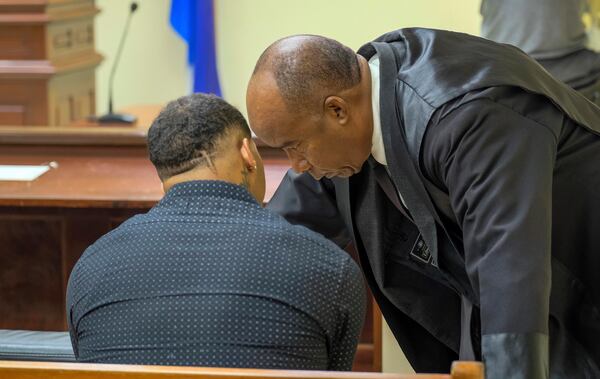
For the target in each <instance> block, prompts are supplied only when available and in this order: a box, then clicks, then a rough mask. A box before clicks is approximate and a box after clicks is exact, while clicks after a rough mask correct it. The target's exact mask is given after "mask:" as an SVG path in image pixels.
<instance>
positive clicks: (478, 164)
mask: <svg viewBox="0 0 600 379" xmlns="http://www.w3.org/2000/svg"><path fill="white" fill-rule="evenodd" d="M434 128H435V129H438V131H440V133H437V132H434V133H433V134H434V136H433V137H432V140H431V141H429V145H430V146H429V148H431V147H433V148H435V150H436V156H435V158H434V160H435V161H436V162H434V160H431V161H430V162H429V163H427V162H426V165H428V166H429V167H430V168H431V170H430V172H433V173H434V174H435V175H437V177H438V179H439V180H440V181H441V182H442V185H444V186H446V188H445V189H446V190H447V191H448V195H449V198H450V203H451V207H452V209H453V211H454V213H455V216H456V219H457V222H458V226H459V227H460V228H461V229H462V237H463V243H464V254H465V263H466V269H467V273H468V275H469V279H470V281H471V284H472V286H473V288H474V289H475V293H477V294H478V296H479V303H480V304H479V305H480V312H481V313H480V315H481V334H482V339H481V349H482V351H481V352H482V357H483V360H484V362H485V364H486V372H487V376H486V377H487V378H488V379H501V378H513V379H518V378H523V379H525V378H527V379H537V378H547V377H548V376H549V369H548V316H549V299H550V283H551V268H550V261H551V226H552V175H553V167H554V161H555V154H556V148H557V137H556V135H555V133H554V132H553V131H552V130H551V129H550V128H548V127H546V126H545V125H542V124H540V123H538V122H536V121H534V120H531V119H528V118H526V117H524V116H523V115H520V114H518V113H516V112H515V111H513V110H511V109H510V108H507V107H505V106H504V105H500V104H497V103H495V102H492V101H491V100H476V101H473V102H471V103H468V104H466V105H463V106H461V107H460V108H459V109H457V110H455V111H453V112H452V113H450V114H449V115H448V116H446V117H445V118H444V119H442V120H441V121H440V122H439V123H438V124H437V125H435V126H434ZM440 128H444V129H440ZM434 166H435V168H434ZM435 171H437V172H435Z"/></svg>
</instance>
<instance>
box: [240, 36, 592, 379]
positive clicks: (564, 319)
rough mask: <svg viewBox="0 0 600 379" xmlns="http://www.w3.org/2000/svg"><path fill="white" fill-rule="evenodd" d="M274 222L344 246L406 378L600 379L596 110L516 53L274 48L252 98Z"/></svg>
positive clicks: (379, 45)
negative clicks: (478, 369)
mask: <svg viewBox="0 0 600 379" xmlns="http://www.w3.org/2000/svg"><path fill="white" fill-rule="evenodd" d="M247 106H248V114H249V117H250V123H251V126H252V128H253V129H254V132H255V133H256V134H257V135H258V136H259V137H260V138H261V139H262V140H263V141H265V142H266V143H267V144H269V145H271V146H278V147H281V148H282V149H283V150H285V151H286V153H287V154H288V156H289V158H290V161H291V163H292V167H293V169H294V171H296V173H295V172H292V171H290V172H289V173H288V175H287V176H286V178H285V179H284V181H283V182H282V184H281V186H280V188H279V189H278V191H277V193H276V195H275V196H274V198H273V199H272V200H271V202H270V205H269V206H270V207H271V209H274V210H276V211H278V212H279V213H281V214H282V215H284V216H285V217H286V218H287V219H288V220H289V221H291V222H293V223H300V224H304V225H306V226H308V227H310V228H312V229H313V230H316V231H319V232H321V233H322V234H324V235H325V236H327V237H328V238H330V239H332V240H334V241H336V242H337V243H338V244H339V245H341V246H344V245H346V244H348V243H349V242H353V243H354V244H355V246H356V247H357V249H358V251H359V256H360V259H361V264H362V268H363V272H364V273H365V276H366V278H367V281H368V282H369V285H370V287H371V289H372V291H373V294H374V296H375V298H376V300H377V301H378V304H379V305H380V308H381V310H382V312H383V315H384V316H385V319H386V321H387V322H388V324H389V325H390V327H391V329H392V332H393V333H394V335H395V337H396V339H397V340H398V342H399V344H400V346H401V347H402V349H403V351H404V353H405V354H406V356H407V358H408V359H409V361H410V363H411V364H412V366H413V367H414V368H415V370H416V371H418V372H426V371H430V372H431V371H433V372H443V371H448V369H449V365H450V362H451V361H452V360H454V359H458V358H460V359H482V360H483V361H484V362H485V364H486V371H487V377H488V378H490V379H499V378H547V377H553V378H592V377H600V376H599V375H600V371H599V369H598V366H599V364H600V344H599V342H598V341H600V311H599V309H600V307H599V305H600V281H598V280H597V279H596V278H595V277H596V276H597V275H598V274H597V273H598V271H599V270H600V233H598V230H599V227H600V195H599V194H598V190H599V189H600V164H598V162H599V159H600V137H599V136H598V133H599V130H600V108H597V107H596V106H594V105H593V104H592V103H591V102H589V101H588V100H587V99H585V98H584V97H583V96H582V95H581V94H579V93H577V92H575V91H574V90H572V89H571V88H569V87H567V86H566V85H564V84H562V83H561V82H559V81H557V80H555V79H554V78H552V77H551V76H550V75H549V74H548V73H547V72H546V71H545V70H543V69H542V68H541V67H540V66H539V65H538V64H537V63H536V62H535V61H533V60H532V59H531V58H529V57H528V56H527V55H525V54H524V53H523V52H521V51H520V50H518V49H516V48H514V47H511V46H508V45H501V44H497V43H495V42H491V41H488V40H484V39H481V38H477V37H473V36H469V35H466V34H460V33H453V32H447V31H435V30H427V29H401V30H397V31H394V32H391V33H388V34H385V35H383V36H381V37H380V38H378V39H377V40H375V41H374V42H371V43H368V44H366V45H364V46H363V47H362V48H361V49H360V50H359V51H358V54H355V53H353V52H352V51H351V50H350V49H349V48H347V47H345V46H343V45H341V44H339V43H338V42H336V41H333V40H330V39H327V38H324V37H319V36H293V37H288V38H285V39H282V40H279V41H277V42H275V43H274V44H273V45H271V46H270V47H269V48H267V50H266V51H265V52H264V53H263V54H262V55H261V57H260V59H259V61H258V62H257V65H256V68H255V70H254V73H253V76H252V78H251V80H250V83H249V86H248V92H247Z"/></svg>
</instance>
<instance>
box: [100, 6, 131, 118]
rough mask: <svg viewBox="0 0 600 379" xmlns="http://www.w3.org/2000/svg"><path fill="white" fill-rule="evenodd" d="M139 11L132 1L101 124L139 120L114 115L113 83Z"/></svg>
mask: <svg viewBox="0 0 600 379" xmlns="http://www.w3.org/2000/svg"><path fill="white" fill-rule="evenodd" d="M137 9H138V4H137V3H136V2H135V1H132V2H131V5H130V6H129V15H128V16H127V21H126V22H125V29H123V34H122V35H121V42H119V47H118V49H117V55H116V56H115V61H114V63H113V66H112V69H111V70H110V76H109V78H108V113H107V114H105V115H103V116H100V117H98V119H97V121H98V122H99V123H101V124H133V123H134V122H135V121H136V120H137V117H135V116H134V115H130V114H118V113H113V82H114V79H115V72H116V71H117V67H118V66H119V60H120V59H121V53H122V52H123V46H124V45H125V39H126V38H127V34H128V32H129V25H130V24H131V17H132V16H133V14H134V13H135V11H136V10H137Z"/></svg>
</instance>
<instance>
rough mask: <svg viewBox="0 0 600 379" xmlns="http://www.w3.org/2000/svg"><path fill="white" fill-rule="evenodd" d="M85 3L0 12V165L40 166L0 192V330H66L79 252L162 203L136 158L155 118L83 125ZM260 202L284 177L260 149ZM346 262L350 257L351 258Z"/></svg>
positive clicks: (152, 110)
mask: <svg viewBox="0 0 600 379" xmlns="http://www.w3.org/2000/svg"><path fill="white" fill-rule="evenodd" d="M98 12H99V10H98V9H97V8H96V6H95V4H94V0H0V165H45V164H47V165H50V166H52V168H51V169H50V170H49V171H48V172H46V173H45V174H43V175H42V176H41V177H39V178H37V179H35V180H33V181H0V329H30V330H66V328H67V325H66V316H65V292H66V291H65V290H66V286H67V281H68V278H69V274H70V272H71V269H72V268H73V265H74V264H75V262H76V261H77V259H78V258H79V257H80V256H81V254H82V253H83V251H84V250H85V249H86V248H87V247H88V246H89V245H91V244H92V243H93V242H94V241H96V240H97V239H98V238H100V237H101V236H102V235H104V234H106V233H107V232H109V231H110V230H112V229H113V228H115V227H116V226H118V225H119V224H120V223H121V222H123V221H124V220H126V219H128V218H130V217H131V216H133V215H135V214H138V213H141V212H146V211H148V209H150V208H151V207H152V206H153V205H154V204H156V202H158V201H159V200H160V199H161V197H162V195H163V193H162V187H161V184H160V181H159V179H158V177H157V175H156V172H155V170H154V168H153V166H152V165H151V163H150V161H149V160H148V158H147V151H146V131H147V127H148V126H149V125H150V123H151V121H152V120H153V118H154V117H155V115H156V114H157V112H158V110H159V108H157V107H156V106H150V107H148V106H139V107H132V108H129V109H126V110H125V111H127V112H129V113H133V114H135V115H136V116H138V123H137V124H136V125H133V126H128V127H122V126H121V127H118V126H99V125H97V124H95V123H94V122H90V121H88V120H86V116H88V115H93V114H95V102H96V99H95V97H96V94H95V74H94V70H95V68H96V67H97V66H98V65H99V64H100V62H101V60H102V57H101V56H100V55H99V54H98V53H97V52H96V51H95V48H94V28H93V19H94V16H95V15H96V14H97V13H98ZM259 150H260V152H261V155H262V156H263V159H264V162H265V170H266V179H267V194H266V199H265V201H268V200H269V199H270V198H271V196H272V194H273V193H274V191H275V189H276V188H277V186H278V184H279V182H280V181H281V178H282V177H283V175H284V174H285V172H286V171H287V169H288V168H289V164H288V162H287V159H286V158H285V156H284V155H283V153H282V152H281V151H276V150H273V149H270V148H268V147H267V146H262V145H260V143H259ZM351 253H352V252H351ZM354 368H355V370H360V371H381V314H380V312H379V310H378V309H377V306H376V305H375V304H374V302H373V299H372V297H371V296H369V308H368V312H367V319H366V322H365V326H364V329H363V333H362V336H361V339H360V345H359V349H358V353H357V356H356V359H355V365H354Z"/></svg>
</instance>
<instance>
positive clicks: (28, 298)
mask: <svg viewBox="0 0 600 379" xmlns="http://www.w3.org/2000/svg"><path fill="white" fill-rule="evenodd" d="M61 234H62V225H61V222H60V220H59V219H57V218H51V217H35V216H33V217H22V216H18V215H6V214H2V215H0V246H2V253H1V254H0V267H2V269H1V270H0V304H1V305H2V306H0V328H3V329H12V328H24V329H37V328H39V329H41V330H60V329H62V328H61V326H62V324H63V319H64V310H63V308H64V306H63V304H64V303H63V293H64V292H63V285H62V277H63V275H62V263H61V261H62V258H61V254H60V252H61V248H62V246H61Z"/></svg>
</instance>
